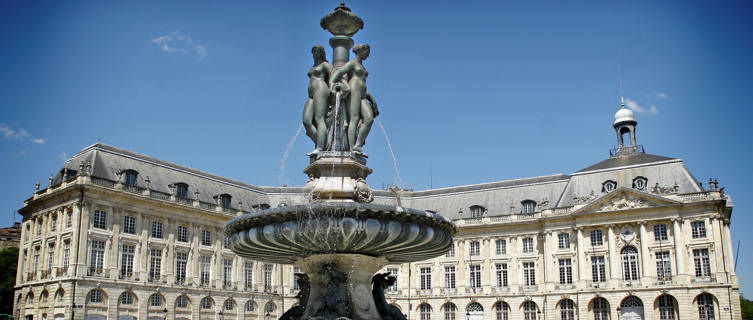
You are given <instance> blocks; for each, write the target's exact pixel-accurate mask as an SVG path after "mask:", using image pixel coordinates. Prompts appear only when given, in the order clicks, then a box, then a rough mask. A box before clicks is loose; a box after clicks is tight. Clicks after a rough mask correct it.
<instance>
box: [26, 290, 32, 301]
mask: <svg viewBox="0 0 753 320" xmlns="http://www.w3.org/2000/svg"><path fill="white" fill-rule="evenodd" d="M26 303H28V304H33V303H34V292H29V293H28V294H27V295H26Z"/></svg>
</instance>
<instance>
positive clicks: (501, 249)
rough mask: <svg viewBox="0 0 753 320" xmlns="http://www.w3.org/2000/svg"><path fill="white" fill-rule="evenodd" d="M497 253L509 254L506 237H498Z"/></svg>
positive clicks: (496, 242)
mask: <svg viewBox="0 0 753 320" xmlns="http://www.w3.org/2000/svg"><path fill="white" fill-rule="evenodd" d="M495 244H496V246H495V249H496V250H495V253H496V254H498V255H502V254H507V240H505V239H497V241H495Z"/></svg>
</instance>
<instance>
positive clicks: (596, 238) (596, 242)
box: [591, 230, 604, 247]
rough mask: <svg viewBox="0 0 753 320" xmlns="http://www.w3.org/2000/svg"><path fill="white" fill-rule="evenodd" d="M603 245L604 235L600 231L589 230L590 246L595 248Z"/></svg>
mask: <svg viewBox="0 0 753 320" xmlns="http://www.w3.org/2000/svg"><path fill="white" fill-rule="evenodd" d="M603 244H604V234H603V233H602V232H601V230H591V246H592V247H596V246H600V245H603Z"/></svg>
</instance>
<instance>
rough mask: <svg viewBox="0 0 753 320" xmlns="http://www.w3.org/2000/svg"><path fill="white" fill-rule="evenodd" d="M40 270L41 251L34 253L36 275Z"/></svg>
mask: <svg viewBox="0 0 753 320" xmlns="http://www.w3.org/2000/svg"><path fill="white" fill-rule="evenodd" d="M37 270H39V249H37V250H35V251H34V274H35V275H36V273H37Z"/></svg>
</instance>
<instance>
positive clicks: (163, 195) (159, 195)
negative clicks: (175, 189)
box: [149, 190, 170, 201]
mask: <svg viewBox="0 0 753 320" xmlns="http://www.w3.org/2000/svg"><path fill="white" fill-rule="evenodd" d="M149 196H150V197H152V198H154V199H159V200H165V201H169V200H170V194H169V193H164V192H159V191H154V190H152V191H151V192H150V193H149Z"/></svg>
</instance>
